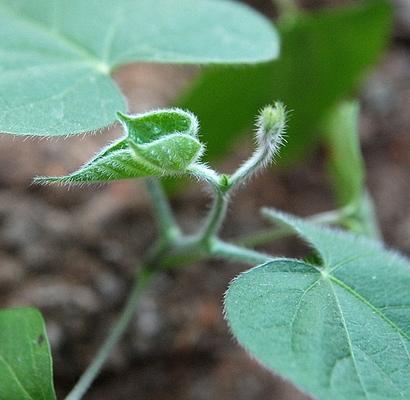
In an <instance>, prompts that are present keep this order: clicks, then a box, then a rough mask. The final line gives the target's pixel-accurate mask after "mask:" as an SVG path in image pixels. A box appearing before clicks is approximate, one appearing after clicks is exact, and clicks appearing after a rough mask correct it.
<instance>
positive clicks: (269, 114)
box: [257, 101, 286, 137]
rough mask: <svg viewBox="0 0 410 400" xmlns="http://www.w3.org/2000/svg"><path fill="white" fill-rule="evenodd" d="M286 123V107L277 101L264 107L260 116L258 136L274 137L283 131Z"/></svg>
mask: <svg viewBox="0 0 410 400" xmlns="http://www.w3.org/2000/svg"><path fill="white" fill-rule="evenodd" d="M285 124H286V107H285V105H284V104H283V103H281V102H279V101H277V102H276V103H275V104H274V105H273V106H272V105H269V106H266V107H264V108H263V109H262V111H261V112H260V114H259V116H258V120H257V127H258V136H259V135H262V136H265V137H267V136H268V137H273V136H276V135H277V134H280V133H282V132H283V129H284V127H285Z"/></svg>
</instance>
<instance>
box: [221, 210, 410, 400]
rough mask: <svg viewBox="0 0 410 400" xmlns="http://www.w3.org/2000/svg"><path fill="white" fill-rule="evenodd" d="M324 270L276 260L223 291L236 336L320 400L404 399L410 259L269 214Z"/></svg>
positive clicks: (409, 354) (409, 394) (409, 393)
mask: <svg viewBox="0 0 410 400" xmlns="http://www.w3.org/2000/svg"><path fill="white" fill-rule="evenodd" d="M271 216H272V218H274V219H275V220H277V221H279V222H281V223H283V224H285V225H287V226H289V227H290V228H292V229H293V230H294V231H296V232H297V233H298V234H300V236H301V237H302V238H303V239H305V240H306V241H307V242H308V243H309V244H310V245H312V246H313V247H314V248H315V249H316V251H317V252H318V253H319V255H320V257H321V259H322V265H321V266H314V265H310V264H308V263H306V262H303V261H299V260H293V259H277V260H274V261H272V262H268V263H266V264H264V265H261V266H259V267H256V268H253V269H251V270H249V271H248V272H245V273H243V274H242V275H240V276H239V277H238V278H237V279H236V280H234V281H233V282H232V284H231V285H230V287H229V290H228V292H227V295H226V302H225V311H226V317H227V319H228V322H229V325H230V327H231V329H232V332H233V334H234V335H235V337H236V338H237V339H238V341H239V343H240V344H242V345H243V346H244V347H245V349H247V350H248V351H249V352H250V353H251V354H252V355H253V356H254V357H256V358H257V359H258V360H259V361H261V362H262V364H264V365H265V366H266V367H268V368H270V369H272V370H273V371H275V372H277V373H279V374H280V375H282V376H284V377H285V378H287V379H290V380H291V381H292V382H294V383H295V384H296V385H298V386H299V387H300V388H301V389H302V390H305V391H306V392H308V393H309V394H311V395H312V396H314V397H315V398H317V399H323V400H328V399H335V400H347V399H355V400H362V399H363V400H365V399H367V400H385V399H389V400H395V399H397V400H398V399H408V398H410V379H409V378H410V263H409V261H408V260H406V259H404V258H403V257H401V256H399V255H398V254H396V253H392V252H390V251H387V250H386V249H384V248H383V247H382V245H381V244H379V243H378V242H373V241H370V240H368V239H366V238H364V237H359V236H356V235H353V234H350V233H345V232H341V231H335V230H332V229H329V228H320V227H317V226H313V225H311V224H309V223H307V222H305V221H303V220H300V219H297V218H294V217H290V216H287V215H284V214H281V213H277V212H272V214H271Z"/></svg>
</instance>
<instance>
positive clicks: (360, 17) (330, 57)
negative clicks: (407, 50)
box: [179, 0, 391, 160]
mask: <svg viewBox="0 0 410 400" xmlns="http://www.w3.org/2000/svg"><path fill="white" fill-rule="evenodd" d="M390 27H391V7H390V5H389V4H388V3H387V1H385V0H368V1H366V2H364V3H363V4H361V5H356V6H349V7H346V8H340V9H333V10H328V11H321V12H318V13H314V14H310V15H303V14H302V15H300V16H298V17H297V18H296V20H294V21H293V22H292V23H289V24H282V25H281V26H280V27H279V28H280V33H281V39H282V52H281V57H280V59H279V60H278V61H275V62H271V63H267V64H261V65H258V66H250V67H240V68H238V67H236V68H233V67H231V68H228V67H225V68H213V69H210V70H208V71H206V72H205V73H204V75H203V76H202V77H200V79H199V80H198V82H197V83H196V84H195V85H194V86H193V88H192V89H190V90H189V91H188V92H187V93H186V94H185V95H184V97H183V98H182V99H181V100H180V101H179V105H180V106H181V107H183V108H187V109H189V110H192V111H193V112H194V113H195V114H196V115H198V117H199V119H200V121H201V126H202V130H203V132H204V133H206V135H207V136H206V137H204V141H206V143H207V155H208V156H209V157H210V158H212V157H216V156H217V155H219V154H221V153H223V152H225V151H226V150H227V149H228V148H229V147H230V146H231V143H232V141H233V140H234V139H235V138H237V137H238V135H240V134H241V133H244V132H246V131H247V130H249V128H250V127H251V126H252V124H253V121H254V115H256V114H257V112H258V110H259V109H261V108H262V107H263V106H265V105H266V104H269V103H272V101H273V100H281V101H283V103H284V104H286V106H287V107H288V109H289V110H291V115H290V118H289V126H288V144H287V146H286V148H285V149H284V151H283V155H284V156H285V157H282V160H285V159H288V160H289V159H290V158H292V157H293V158H294V157H297V156H301V155H303V154H304V153H305V151H306V149H307V148H309V147H311V146H312V144H313V143H314V139H315V135H316V134H317V132H318V129H316V128H317V126H318V123H319V121H320V119H321V118H322V117H323V116H324V115H325V112H326V111H328V110H330V108H331V107H332V106H334V105H335V104H336V103H337V101H338V100H340V99H341V98H343V97H344V96H345V95H346V94H348V93H349V92H350V91H351V90H352V89H353V88H354V87H356V86H357V84H358V82H359V80H360V78H361V77H362V76H363V73H364V72H365V71H366V70H367V69H368V68H369V66H370V65H372V64H373V63H374V62H375V61H376V60H377V58H378V56H379V54H380V52H381V50H382V49H383V48H384V46H385V44H386V41H387V39H388V36H389V32H390Z"/></svg>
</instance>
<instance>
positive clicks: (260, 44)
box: [0, 0, 278, 136]
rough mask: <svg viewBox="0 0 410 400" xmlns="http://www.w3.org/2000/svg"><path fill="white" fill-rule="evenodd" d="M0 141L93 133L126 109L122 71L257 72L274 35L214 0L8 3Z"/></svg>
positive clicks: (0, 66) (272, 51) (3, 17)
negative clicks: (248, 67) (181, 67)
mask: <svg viewBox="0 0 410 400" xmlns="http://www.w3.org/2000/svg"><path fill="white" fill-rule="evenodd" d="M0 37H1V41H0V71H1V77H0V93H1V97H0V132H7V133H11V134H16V135H44V136H56V135H69V134H75V133H80V132H86V131H95V130H97V129H100V128H103V127H105V126H107V125H109V124H111V123H113V122H114V121H115V113H116V111H117V110H122V111H125V110H126V104H125V101H124V98H123V97H122V95H121V94H120V92H119V90H118V88H117V86H116V85H115V83H114V81H113V80H112V79H111V76H110V74H111V73H112V71H113V70H114V69H116V68H117V67H118V66H120V65H123V64H128V63H131V62H137V61H144V62H147V61H150V62H159V63H165V62H169V63H189V64H192V63H201V64H207V63H216V64H219V63H223V64H226V63H256V62H261V61H266V60H270V59H273V58H276V56H277V54H278V37H277V34H276V32H275V30H274V28H273V26H272V25H271V24H270V23H269V22H268V21H267V20H265V19H264V18H263V17H262V16H260V15H258V14H257V13H256V12H254V11H252V10H251V9H250V8H249V7H247V6H245V5H241V4H238V3H235V2H231V1H212V0H104V1H103V2H102V1H101V0H87V1H84V0H70V1H66V0H35V1H33V0H1V1H0Z"/></svg>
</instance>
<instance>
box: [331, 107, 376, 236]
mask: <svg viewBox="0 0 410 400" xmlns="http://www.w3.org/2000/svg"><path fill="white" fill-rule="evenodd" d="M359 112H360V108H359V104H358V102H357V101H344V102H341V103H340V104H338V105H337V107H335V108H334V109H333V110H332V111H331V112H330V113H329V115H328V117H327V118H325V120H324V123H323V141H324V144H325V146H326V148H327V152H328V160H327V167H328V171H329V176H330V179H331V183H332V186H333V190H334V193H335V198H336V201H337V203H338V204H339V206H340V207H344V208H345V210H346V217H345V218H344V220H343V225H344V226H345V227H346V228H348V229H350V230H351V231H354V232H356V233H360V234H363V235H367V236H371V237H373V238H376V239H380V238H381V233H380V229H379V226H378V222H377V217H376V213H375V210H374V205H373V199H372V197H371V195H370V194H369V193H368V191H367V189H366V186H365V177H366V171H365V164H364V160H363V157H362V152H361V149H360V137H359Z"/></svg>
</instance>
